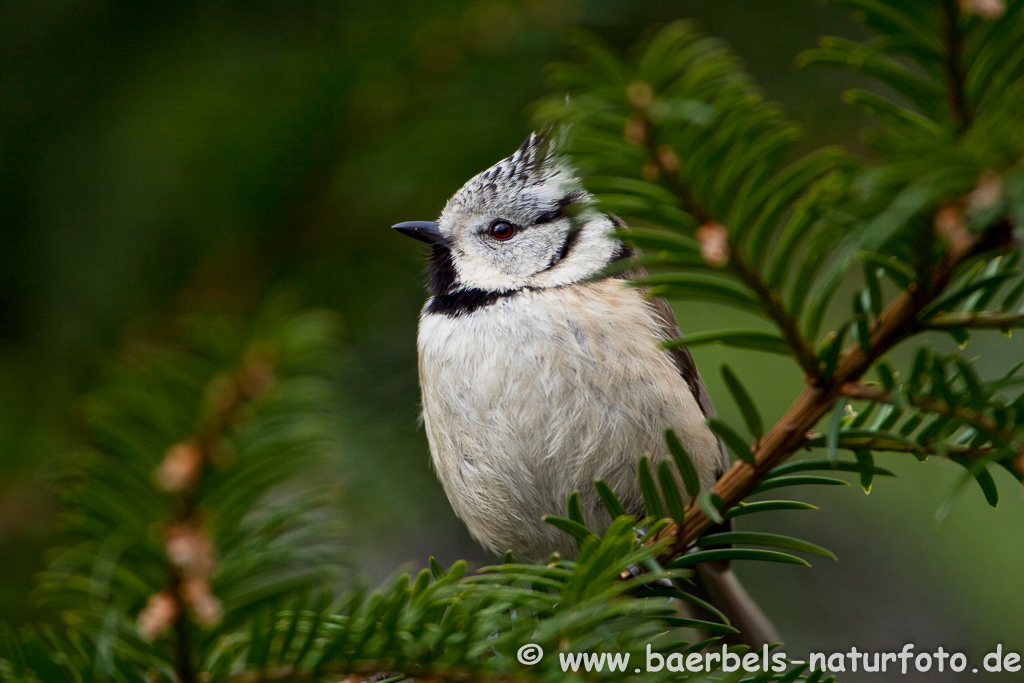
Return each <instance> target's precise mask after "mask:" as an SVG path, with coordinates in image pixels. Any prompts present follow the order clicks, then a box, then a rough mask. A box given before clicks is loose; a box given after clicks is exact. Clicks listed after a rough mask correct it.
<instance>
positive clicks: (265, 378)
mask: <svg viewBox="0 0 1024 683" xmlns="http://www.w3.org/2000/svg"><path fill="white" fill-rule="evenodd" d="M274 379H275V378H274V364H273V363H272V362H271V361H270V359H269V358H267V357H266V356H264V355H262V354H256V353H254V354H250V355H249V357H248V358H246V359H245V362H244V363H243V364H242V367H241V368H239V370H238V390H239V392H241V394H242V396H244V397H246V398H255V397H257V396H262V395H263V394H265V393H267V392H268V391H270V390H271V389H272V388H273V387H274Z"/></svg>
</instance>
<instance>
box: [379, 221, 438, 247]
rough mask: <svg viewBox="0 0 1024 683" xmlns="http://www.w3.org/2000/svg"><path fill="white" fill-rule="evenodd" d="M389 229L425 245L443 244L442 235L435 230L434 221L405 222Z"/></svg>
mask: <svg viewBox="0 0 1024 683" xmlns="http://www.w3.org/2000/svg"><path fill="white" fill-rule="evenodd" d="M391 228H392V229H394V230H397V231H398V232H400V233H402V234H403V235H408V236H409V237H412V238H414V239H418V240H419V241H420V242H426V243H427V244H440V243H443V242H444V235H442V234H441V231H440V230H438V229H437V223H436V222H435V221H406V222H405V223H399V224H398V225H392V226H391Z"/></svg>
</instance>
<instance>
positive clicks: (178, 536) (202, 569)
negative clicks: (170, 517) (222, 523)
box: [164, 523, 215, 578]
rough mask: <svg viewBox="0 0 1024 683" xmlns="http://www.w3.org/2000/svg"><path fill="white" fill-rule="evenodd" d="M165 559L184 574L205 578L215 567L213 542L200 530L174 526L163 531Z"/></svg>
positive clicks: (179, 525)
mask: <svg viewBox="0 0 1024 683" xmlns="http://www.w3.org/2000/svg"><path fill="white" fill-rule="evenodd" d="M164 548H165V549H166V550H167V559H168V560H170V561H171V564H173V565H174V566H175V567H177V568H178V569H180V570H181V571H182V572H183V573H184V574H186V575H187V576H191V577H199V578H206V577H208V576H210V574H212V573H213V568H214V566H215V561H214V547H213V541H211V540H210V537H209V536H208V535H207V534H206V531H205V530H204V529H202V528H195V527H193V526H191V525H189V524H184V523H183V524H175V525H173V526H171V527H168V528H167V530H166V531H164Z"/></svg>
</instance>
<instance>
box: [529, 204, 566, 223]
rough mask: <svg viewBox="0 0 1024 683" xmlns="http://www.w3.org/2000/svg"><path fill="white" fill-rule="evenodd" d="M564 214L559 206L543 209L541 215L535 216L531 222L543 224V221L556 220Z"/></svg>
mask: <svg viewBox="0 0 1024 683" xmlns="http://www.w3.org/2000/svg"><path fill="white" fill-rule="evenodd" d="M564 215H565V214H564V213H563V211H562V209H561V207H559V208H557V209H553V210H551V211H545V212H544V213H542V214H541V215H539V216H537V217H536V218H535V219H534V220H533V222H534V224H536V225H543V224H544V223H550V222H551V221H554V220H557V219H559V218H561V217H562V216H564Z"/></svg>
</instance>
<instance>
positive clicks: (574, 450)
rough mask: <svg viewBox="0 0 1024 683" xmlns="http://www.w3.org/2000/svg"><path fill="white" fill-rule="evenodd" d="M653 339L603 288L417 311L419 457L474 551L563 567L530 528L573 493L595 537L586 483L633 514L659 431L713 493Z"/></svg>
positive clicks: (602, 520)
mask: <svg viewBox="0 0 1024 683" xmlns="http://www.w3.org/2000/svg"><path fill="white" fill-rule="evenodd" d="M428 303H429V302H428ZM424 310H426V309H424ZM661 334H662V333H661V331H660V330H659V329H658V326H657V324H656V323H655V321H654V319H653V318H652V317H651V315H650V312H649V309H648V306H647V305H646V304H645V302H644V300H643V296H642V294H641V293H640V292H639V291H637V290H635V289H632V288H630V287H628V286H627V285H626V284H625V283H624V282H623V281H621V280H614V279H609V280H603V281H599V282H593V283H589V284H581V285H572V286H568V287H558V288H552V289H545V290H534V291H524V292H521V293H519V294H517V295H515V296H512V297H508V298H506V299H502V300H499V301H498V302H497V303H494V304H492V305H490V306H486V307H484V308H481V309H478V310H476V311H474V312H472V313H467V314H463V315H461V316H458V317H448V316H445V315H440V314H428V313H426V312H424V314H423V315H422V316H421V319H420V329H419V369H420V385H421V388H422V392H423V416H424V423H425V425H426V430H427V438H428V440H429V442H430V451H431V455H432V458H433V462H434V466H435V468H436V470H437V474H438V477H439V478H440V479H441V482H442V484H443V485H444V488H445V490H446V491H447V493H448V497H449V499H450V501H451V503H452V506H453V507H454V509H455V511H456V513H457V514H458V515H459V516H460V517H461V518H462V519H463V520H464V521H465V522H466V524H467V525H468V527H469V530H470V532H471V533H472V535H473V536H474V537H475V538H476V539H477V540H478V541H480V542H481V543H483V544H484V545H485V546H487V547H489V548H490V549H492V550H493V551H495V552H499V553H500V552H504V551H505V550H508V549H511V550H513V551H514V552H515V553H516V554H517V555H519V556H520V557H523V558H526V559H534V560H539V559H544V558H546V557H547V555H549V554H550V553H551V552H552V551H555V550H558V551H560V552H561V553H562V554H563V555H565V556H572V555H573V554H574V552H575V545H574V543H573V542H572V540H571V539H570V538H569V537H568V536H567V535H566V534H564V533H563V532H561V531H558V530H557V529H555V528H553V527H551V526H550V525H547V524H544V523H543V522H542V521H541V519H540V518H541V516H542V515H544V514H559V515H565V504H566V500H567V498H568V496H569V494H570V493H572V491H573V490H579V491H580V495H581V503H582V505H583V508H584V515H585V516H586V517H587V521H588V524H590V525H591V527H592V528H594V527H597V528H598V529H600V528H603V527H604V526H605V525H606V524H607V523H608V521H609V520H608V516H607V514H606V513H605V512H604V511H603V508H602V507H601V504H600V501H599V499H598V497H597V495H596V492H595V491H594V488H593V484H592V482H593V480H594V479H596V478H598V477H601V478H603V479H605V480H606V481H607V482H608V483H609V484H610V485H611V486H612V488H613V490H614V491H615V492H616V494H617V495H618V496H619V497H620V499H621V500H622V501H623V502H624V503H625V504H626V505H627V508H629V509H630V510H631V511H632V512H633V513H635V514H637V515H642V513H643V500H642V497H641V495H640V492H639V489H638V488H637V485H636V473H635V470H636V463H637V461H638V460H639V458H640V457H641V456H642V455H644V454H650V455H652V457H653V458H654V459H655V460H657V459H660V458H661V457H663V456H664V454H665V445H664V437H663V434H664V430H665V429H666V428H667V427H669V426H671V427H673V428H675V430H676V432H677V433H678V434H679V435H680V437H681V439H682V440H683V443H684V445H685V446H686V447H687V449H688V450H689V452H690V454H691V456H692V458H693V460H694V462H695V464H696V466H697V468H698V471H699V472H700V474H701V479H702V484H703V485H704V486H705V487H707V486H710V485H711V484H712V483H713V482H714V472H715V469H716V467H717V466H718V463H719V462H720V455H719V451H718V445H717V442H716V440H715V438H714V436H713V434H712V433H711V431H710V430H709V429H708V428H707V426H706V425H705V423H704V416H703V414H702V413H701V411H700V408H699V407H698V405H697V402H696V400H695V399H694V396H693V393H692V392H691V390H690V387H689V386H687V384H686V382H685V381H684V380H683V378H682V377H681V376H680V374H679V372H678V370H677V369H676V368H675V366H674V365H673V364H672V361H671V358H670V356H669V355H668V354H667V353H665V352H664V351H663V350H661V349H659V348H658V342H659V341H662V339H663V337H662V336H661Z"/></svg>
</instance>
